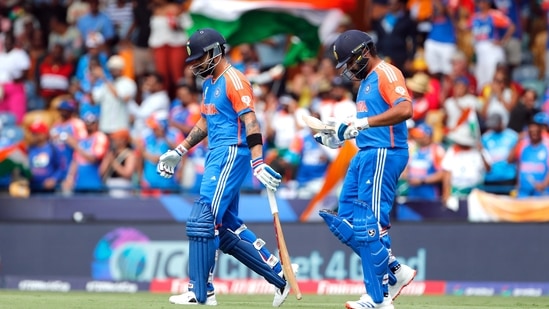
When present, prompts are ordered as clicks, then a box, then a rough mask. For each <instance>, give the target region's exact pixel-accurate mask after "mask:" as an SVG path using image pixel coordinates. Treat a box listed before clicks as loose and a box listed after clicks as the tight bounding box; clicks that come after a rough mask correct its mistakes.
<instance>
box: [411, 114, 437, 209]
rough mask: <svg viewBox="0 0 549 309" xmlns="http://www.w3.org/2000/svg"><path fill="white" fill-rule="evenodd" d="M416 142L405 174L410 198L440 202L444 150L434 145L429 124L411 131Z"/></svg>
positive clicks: (421, 125)
mask: <svg viewBox="0 0 549 309" xmlns="http://www.w3.org/2000/svg"><path fill="white" fill-rule="evenodd" d="M410 136H411V137H412V138H413V140H414V141H415V143H416V145H417V147H414V148H412V149H414V150H413V151H411V154H410V160H409V163H408V167H407V170H406V172H405V175H406V178H407V180H408V185H409V188H408V198H409V199H416V200H438V199H440V197H441V193H440V187H441V183H442V177H443V174H444V173H443V170H442V166H441V162H442V159H443V158H444V154H445V151H444V148H442V146H441V145H440V144H437V143H433V129H432V128H431V127H430V126H428V125H427V124H420V125H418V126H416V127H415V128H413V129H411V130H410Z"/></svg>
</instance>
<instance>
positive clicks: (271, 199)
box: [267, 189, 278, 215]
mask: <svg viewBox="0 0 549 309" xmlns="http://www.w3.org/2000/svg"><path fill="white" fill-rule="evenodd" d="M267 197H268V198H269V206H270V207H271V213H272V214H273V215H274V214H276V213H278V206H277V204H276V196H275V193H274V191H272V190H269V189H267Z"/></svg>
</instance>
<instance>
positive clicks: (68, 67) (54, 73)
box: [39, 44, 74, 107]
mask: <svg viewBox="0 0 549 309" xmlns="http://www.w3.org/2000/svg"><path fill="white" fill-rule="evenodd" d="M73 71H74V66H73V64H72V63H71V62H68V61H66V59H65V55H64V51H63V46H62V45H61V44H55V45H54V46H53V48H52V49H51V50H50V53H49V54H48V56H47V57H46V59H45V60H44V61H43V62H42V63H41V64H40V67H39V72H40V74H39V76H40V87H39V89H40V95H41V96H42V98H44V99H45V102H46V106H48V107H49V106H50V105H51V104H50V103H51V100H52V99H53V98H55V97H57V96H59V95H62V94H66V93H68V91H69V84H70V77H71V76H72V74H73Z"/></svg>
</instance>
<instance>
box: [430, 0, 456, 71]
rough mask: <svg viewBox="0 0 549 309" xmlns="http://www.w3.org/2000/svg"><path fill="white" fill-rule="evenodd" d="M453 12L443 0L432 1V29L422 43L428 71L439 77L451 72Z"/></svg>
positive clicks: (453, 41)
mask: <svg viewBox="0 0 549 309" xmlns="http://www.w3.org/2000/svg"><path fill="white" fill-rule="evenodd" d="M453 14H454V12H452V11H451V9H450V8H449V7H448V5H445V1H443V0H434V1H433V15H432V17H431V24H432V29H431V31H430V32H429V34H428V35H427V39H426V40H425V44H424V47H425V61H426V62H427V67H428V68H429V73H430V74H432V75H434V76H438V77H439V78H441V77H442V76H443V75H450V74H451V73H452V56H453V55H454V54H455V52H456V50H457V46H456V31H455V29H454V23H455V20H454V19H455V16H453Z"/></svg>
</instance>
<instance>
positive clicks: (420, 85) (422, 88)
mask: <svg viewBox="0 0 549 309" xmlns="http://www.w3.org/2000/svg"><path fill="white" fill-rule="evenodd" d="M429 80H430V78H429V75H427V74H425V73H416V74H414V76H413V77H412V78H407V79H406V87H408V90H409V91H410V92H411V97H412V104H413V107H414V114H413V116H412V120H413V121H414V123H415V124H416V125H417V124H421V123H423V122H424V121H425V116H426V115H427V112H428V111H429V101H428V100H427V98H426V96H425V94H426V93H427V92H428V91H429Z"/></svg>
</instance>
